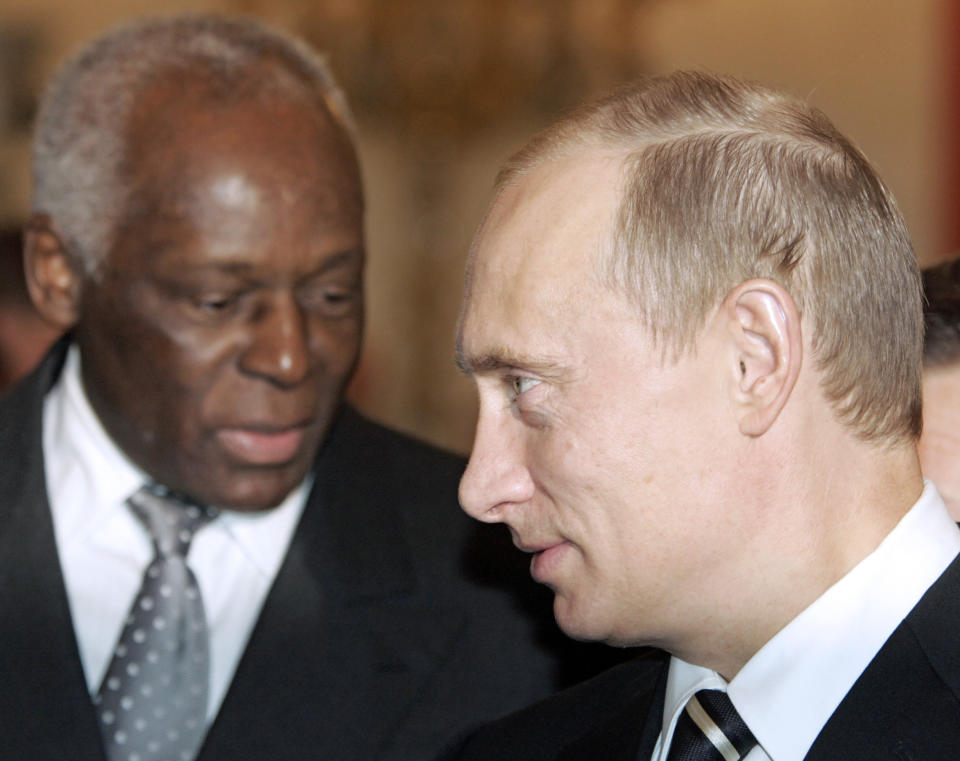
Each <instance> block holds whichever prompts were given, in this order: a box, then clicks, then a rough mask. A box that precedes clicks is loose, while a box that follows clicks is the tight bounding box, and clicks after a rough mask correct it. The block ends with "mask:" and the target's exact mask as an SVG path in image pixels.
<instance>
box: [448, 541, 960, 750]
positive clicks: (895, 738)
mask: <svg viewBox="0 0 960 761" xmlns="http://www.w3.org/2000/svg"><path fill="white" fill-rule="evenodd" d="M958 642H960V559H958V560H955V561H954V562H953V563H952V564H951V566H950V567H949V568H948V569H947V571H945V572H944V574H943V575H942V576H941V578H940V579H939V580H938V581H937V582H936V583H935V584H934V585H933V586H932V587H931V588H930V589H929V590H928V591H927V593H926V595H925V596H924V597H923V599H921V601H920V602H919V603H918V604H917V606H916V607H915V608H914V610H913V611H912V612H911V613H910V615H909V616H907V618H906V619H904V621H903V622H902V623H901V624H900V626H899V627H897V629H896V630H895V631H894V633H893V634H892V635H891V636H890V638H889V639H888V640H887V642H886V643H885V644H884V646H883V648H882V649H881V650H880V652H879V653H877V655H876V657H875V658H874V659H873V661H872V662H871V663H870V665H869V666H868V667H867V668H866V670H865V671H864V672H863V674H861V675H860V678H859V679H858V680H857V682H856V683H855V684H854V685H853V687H852V688H851V689H850V692H848V693H847V695H846V697H845V698H844V700H843V701H842V702H841V704H840V705H839V706H838V708H837V710H836V711H835V712H834V714H833V716H831V718H830V720H829V721H828V722H827V724H826V726H825V727H824V728H823V730H822V731H821V732H820V734H819V736H818V737H817V739H816V741H815V742H814V744H813V746H812V747H811V748H810V751H809V753H808V754H807V756H806V759H807V760H808V761H955V760H956V759H957V758H960V644H958ZM667 663H668V658H667V656H666V655H665V654H662V653H660V654H651V655H650V656H649V657H645V658H639V659H636V660H634V661H632V662H630V663H627V664H624V665H621V666H618V667H616V668H614V669H611V670H610V671H607V672H605V673H604V674H601V675H600V676H598V677H596V678H595V679H592V680H590V681H588V682H586V683H584V684H582V685H579V686H577V687H574V688H573V689H571V690H568V691H565V692H562V693H560V694H558V695H556V696H554V697H551V698H548V699H547V700H545V701H543V702H541V703H539V704H537V705H535V706H533V707H531V708H528V709H526V710H524V711H521V712H520V713H518V714H515V715H513V716H510V717H507V718H505V719H502V720H500V721H498V722H494V723H493V724H491V725H489V726H487V727H484V728H483V729H481V730H479V731H478V732H477V733H475V734H474V735H473V736H471V737H469V738H468V739H467V740H466V741H465V742H463V743H462V744H461V745H460V746H459V747H457V748H455V749H453V750H451V751H450V752H449V753H448V754H446V755H445V756H444V761H453V760H454V759H456V761H480V760H483V761H488V760H489V761H492V760H493V759H496V761H548V760H549V761H597V760H598V759H603V761H648V760H649V759H650V754H651V753H652V752H653V748H654V745H655V744H656V741H657V736H658V735H659V732H660V725H661V723H662V721H663V696H664V692H665V689H666V675H667ZM774 761H775V760H774Z"/></svg>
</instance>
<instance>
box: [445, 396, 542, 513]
mask: <svg viewBox="0 0 960 761" xmlns="http://www.w3.org/2000/svg"><path fill="white" fill-rule="evenodd" d="M511 423H513V425H514V426H515V425H516V421H513V420H505V419H504V420H498V419H497V418H496V417H494V416H485V415H484V413H483V410H482V409H481V412H480V418H479V420H478V421H477V433H476V436H475V438H474V441H473V451H472V452H471V453H470V461H469V463H467V469H466V471H465V472H464V474H463V477H462V478H461V479H460V505H461V507H462V508H463V509H464V511H466V513H467V514H468V515H470V516H471V517H473V518H476V519H477V520H480V521H484V522H486V523H497V522H499V521H502V520H504V514H503V513H504V508H506V507H508V506H509V505H511V504H518V503H522V502H526V501H528V500H529V499H531V498H532V497H533V493H534V483H533V478H532V477H531V475H530V471H529V470H528V469H527V466H526V463H525V460H524V455H523V446H522V442H521V440H520V438H519V435H520V434H519V433H518V432H515V431H513V430H512V426H511Z"/></svg>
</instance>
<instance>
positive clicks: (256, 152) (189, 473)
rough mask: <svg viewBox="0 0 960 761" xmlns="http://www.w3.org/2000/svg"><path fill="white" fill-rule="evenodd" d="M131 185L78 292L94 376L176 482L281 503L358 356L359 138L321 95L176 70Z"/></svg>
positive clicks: (107, 407)
mask: <svg viewBox="0 0 960 761" xmlns="http://www.w3.org/2000/svg"><path fill="white" fill-rule="evenodd" d="M129 138H130V141H131V142H130V145H131V147H132V150H131V153H130V162H129V167H128V171H129V177H130V178H131V179H133V181H134V192H133V193H132V194H131V197H130V200H129V204H128V206H127V208H126V209H125V210H124V212H123V214H122V216H121V221H120V224H119V226H118V234H117V239H116V242H115V245H114V246H113V248H112V250H111V251H110V252H109V254H108V256H107V257H106V260H105V262H104V265H103V267H102V269H101V272H100V276H98V277H97V278H87V279H86V280H85V281H84V282H83V284H82V286H81V287H80V288H79V290H78V298H79V302H78V321H77V324H76V327H75V336H76V341H77V343H78V345H79V347H80V351H81V357H82V374H83V381H84V386H85V388H86V391H87V394H88V396H89V398H90V401H91V403H92V405H93V408H94V410H95V411H96V413H97V415H98V416H99V418H100V420H101V421H102V422H103V424H104V426H105V428H106V430H107V432H108V433H109V434H110V436H111V437H112V438H113V439H114V440H115V441H116V443H117V444H118V445H119V446H120V448H121V449H122V450H123V451H124V452H125V453H126V454H127V455H128V456H129V457H130V458H131V459H132V460H133V461H134V462H136V463H137V464H138V465H139V466H140V467H141V468H143V469H144V470H145V471H146V472H147V473H149V474H150V475H151V476H152V477H153V478H155V479H156V480H157V481H159V482H161V483H163V484H165V485H166V486H168V487H169V488H171V489H173V490H175V491H178V492H182V493H184V494H187V495H189V496H191V497H193V498H194V499H197V500H199V501H202V502H204V503H207V504H211V505H217V506H220V507H228V508H232V509H237V510H262V509H266V508H270V507H273V506H275V505H277V504H278V503H279V502H281V501H282V500H283V498H284V497H285V496H286V495H287V494H288V493H289V492H290V491H291V490H292V489H293V488H295V487H296V486H297V485H298V484H299V483H300V482H301V481H302V479H303V478H304V475H305V474H306V473H307V471H308V469H309V467H310V466H311V464H312V462H313V460H314V457H315V455H316V453H317V450H318V448H319V446H320V444H321V442H322V440H323V437H324V435H325V433H326V431H327V428H328V426H329V424H330V421H331V417H332V415H333V413H334V412H335V410H336V408H337V406H338V404H339V402H340V400H341V397H342V394H343V390H344V387H345V385H346V383H347V381H348V380H349V376H350V374H351V372H352V370H353V368H354V365H355V363H356V359H357V354H358V351H359V346H360V339H361V331H362V324H363V292H362V268H363V245H364V244H363V229H362V217H363V208H362V200H361V187H360V177H359V172H358V167H357V164H356V160H355V156H354V153H353V149H352V147H351V145H350V142H349V140H348V138H347V137H346V135H345V134H344V133H343V131H342V129H341V128H340V127H339V126H338V125H336V124H335V123H334V122H333V121H332V119H331V118H330V116H329V114H328V113H327V112H326V111H325V110H323V109H322V107H319V106H317V105H316V104H313V103H305V102H290V101H289V100H283V99H280V98H277V99H268V100H266V101H265V102H259V103H251V102H249V101H247V102H236V101H235V100H234V99H232V98H229V97H228V98H227V99H226V100H225V101H224V100H220V101H214V100H211V99H210V98H208V97H206V95H205V93H204V90H203V88H202V87H199V86H192V85H191V84H190V83H189V82H187V83H184V82H183V81H176V82H167V83H163V82H161V83H160V84H158V85H156V86H154V87H153V88H152V89H150V90H148V91H147V92H146V93H145V94H144V95H143V96H142V97H141V99H140V101H139V102H138V108H137V109H136V111H135V116H134V119H133V122H132V126H131V129H130V132H129Z"/></svg>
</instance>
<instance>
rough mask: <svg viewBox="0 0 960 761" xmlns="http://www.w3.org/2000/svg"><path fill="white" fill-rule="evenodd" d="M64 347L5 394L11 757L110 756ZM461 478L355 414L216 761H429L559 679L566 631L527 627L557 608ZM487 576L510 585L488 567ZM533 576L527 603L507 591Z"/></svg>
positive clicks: (1, 750) (1, 748)
mask: <svg viewBox="0 0 960 761" xmlns="http://www.w3.org/2000/svg"><path fill="white" fill-rule="evenodd" d="M63 348H64V347H63V346H60V347H58V348H57V349H56V350H55V351H54V352H53V353H52V354H51V356H50V357H48V358H47V360H45V362H44V364H43V365H42V366H41V368H40V369H39V370H38V371H37V372H36V373H34V375H32V376H31V377H30V378H28V379H27V380H26V381H25V383H23V384H21V385H20V386H19V387H17V388H16V389H14V390H13V391H12V392H11V393H10V394H9V395H8V396H6V397H5V398H4V399H2V400H0V758H2V759H9V760H10V761H36V760H39V759H71V760H72V761H81V760H82V759H97V760H98V761H100V760H102V759H103V754H102V750H101V741H100V737H99V733H98V729H97V724H96V717H95V714H94V709H93V707H92V705H91V702H90V699H89V696H88V695H87V692H86V688H85V683H84V678H83V672H82V667H81V664H80V659H79V653H78V650H77V645H76V641H75V638H74V632H73V626H72V622H71V618H70V611H69V608H68V603H67V597H66V593H65V589H64V583H63V578H62V576H61V571H60V565H59V560H58V557H57V550H56V547H55V545H54V537H53V530H52V522H51V519H50V514H49V506H48V502H47V494H46V488H45V483H44V467H43V454H42V447H41V405H42V398H43V394H44V393H45V391H46V389H47V388H49V386H50V384H51V383H52V381H53V379H54V378H55V377H56V374H57V373H58V372H59V367H60V365H61V364H62V356H63ZM462 468H463V463H462V461H461V460H460V459H459V458H456V457H454V456H451V455H448V454H444V453H441V452H440V451H438V450H435V449H432V448H430V447H427V446H425V445H423V444H420V443H416V442H414V441H412V440H411V439H408V438H406V437H403V436H401V435H399V434H396V433H393V432H390V431H388V430H386V429H384V428H382V427H380V426H377V425H374V424H373V423H370V422H368V421H365V420H364V419H362V418H361V417H360V416H359V415H358V414H356V413H355V412H353V411H352V410H349V409H345V410H343V412H342V413H341V414H340V416H339V419H338V420H337V422H336V424H335V425H334V428H333V430H332V431H331V433H330V436H329V438H328V440H327V442H326V444H325V445H324V447H323V449H322V451H321V453H320V455H319V457H318V461H317V463H316V466H315V476H316V482H315V486H314V488H313V491H312V493H311V494H310V497H309V500H308V503H307V506H306V509H305V510H304V513H303V518H302V520H301V523H300V525H299V526H298V528H297V530H296V533H295V535H294V538H293V541H292V544H291V546H290V550H289V552H288V555H287V557H286V559H285V561H284V563H283V565H282V567H281V569H280V572H279V574H278V576H277V578H276V581H275V583H274V585H273V588H272V590H271V592H270V594H269V596H268V598H267V600H266V603H265V605H264V608H263V611H262V613H261V615H260V618H259V621H258V623H257V625H256V627H255V629H254V632H253V634H252V637H251V640H250V642H249V645H248V647H247V649H246V651H245V653H244V655H243V658H242V660H241V661H240V664H239V666H238V668H237V671H236V674H235V676H234V679H233V683H232V685H231V687H230V690H229V692H228V694H227V696H226V699H225V701H224V703H223V706H222V708H221V710H220V712H219V714H218V716H217V718H216V720H215V722H214V723H213V725H212V727H211V729H210V732H209V734H208V736H207V740H206V742H205V744H204V746H203V748H202V749H201V754H200V761H236V760H242V759H258V761H262V760H263V759H272V760H276V759H290V761H304V759H311V758H318V759H319V758H322V759H331V760H334V759H343V760H350V759H358V760H361V759H362V761H371V759H411V760H412V759H416V760H418V761H419V759H424V758H429V757H431V756H432V755H433V754H434V753H435V752H437V750H438V749H439V748H440V747H441V746H442V744H443V743H444V742H445V741H446V740H448V739H449V738H450V737H451V736H452V735H454V734H455V733H458V732H460V731H462V730H463V729H464V728H465V727H468V726H470V725H471V724H472V723H474V722H476V723H479V722H480V721H486V720H489V719H492V718H495V717H496V716H500V715H502V714H503V713H505V712H506V711H508V710H512V709H514V708H519V707H520V706H522V705H525V704H527V703H529V702H531V701H532V700H534V699H537V698H539V697H542V696H543V695H545V694H547V693H548V692H549V691H550V690H551V689H552V688H553V687H554V686H556V681H555V679H556V676H557V674H556V670H555V666H556V661H555V654H554V653H552V652H550V651H549V650H548V648H547V647H546V645H545V643H544V641H542V640H541V635H543V634H544V633H545V632H548V631H549V629H550V628H552V627H549V626H544V625H543V620H542V618H543V616H541V619H540V620H539V621H534V620H533V619H532V618H531V617H530V616H528V615H527V612H528V611H527V608H528V606H530V605H533V606H534V607H536V608H537V610H538V611H539V612H540V613H541V614H543V615H548V614H549V595H547V596H541V595H539V591H536V592H535V591H533V589H532V582H530V583H527V582H524V579H525V578H527V574H526V573H525V572H524V571H522V570H519V569H516V566H515V565H513V566H511V562H512V559H513V558H514V557H516V556H517V555H518V553H516V551H515V550H513V548H512V547H509V546H505V545H509V541H508V537H507V535H506V532H503V531H502V530H501V531H498V532H496V534H492V535H491V534H486V533H484V532H482V531H481V533H479V534H478V533H477V530H478V529H484V528H489V527H480V526H479V525H478V524H475V523H474V522H473V521H470V520H469V519H468V518H467V517H466V516H464V515H463V514H462V513H461V511H460V510H459V509H458V507H457V499H456V487H457V481H458V479H459V476H460V473H461V471H462ZM501 528H502V527H501ZM481 567H482V568H488V569H494V570H495V574H494V577H491V578H481V577H480V576H479V575H477V574H475V573H473V572H472V571H471V569H473V568H481ZM514 570H517V573H516V575H514ZM496 574H501V578H497V577H496ZM504 577H506V578H504ZM104 583H105V584H109V580H105V581H104ZM518 583H520V584H522V585H524V587H523V588H524V589H526V590H527V592H525V593H523V594H520V595H517V594H516V593H515V592H512V591H511V592H508V591H507V588H508V587H511V588H513V587H515V586H516V584H518ZM541 627H542V630H541ZM548 636H553V635H552V634H549V635H548ZM557 639H559V636H557Z"/></svg>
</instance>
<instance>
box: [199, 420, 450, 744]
mask: <svg viewBox="0 0 960 761" xmlns="http://www.w3.org/2000/svg"><path fill="white" fill-rule="evenodd" d="M363 425H365V424H364V423H363V422H362V421H360V420H359V419H358V418H357V417H356V416H355V415H353V414H352V413H350V412H349V411H346V412H345V413H344V415H343V416H342V417H341V420H340V421H339V423H338V424H337V426H336V428H335V430H334V431H333V432H332V433H331V436H330V437H329V440H328V442H327V444H326V445H325V447H324V451H323V452H322V453H321V456H320V459H319V462H318V467H317V469H316V473H315V483H314V488H313V490H312V492H311V494H310V497H309V499H308V503H307V506H306V508H305V510H304V513H303V517H302V518H301V523H300V525H299V526H298V528H297V531H296V534H295V536H294V539H293V542H292V544H291V547H290V550H289V552H288V554H287V557H286V559H285V561H284V563H283V566H282V568H281V570H280V573H279V574H278V576H277V579H276V581H275V583H274V586H273V588H272V590H271V592H270V594H269V596H268V598H267V601H266V603H265V605H264V609H263V611H262V612H261V615H260V619H259V621H258V623H257V625H256V627H255V629H254V633H253V635H252V636H251V640H250V643H249V645H248V647H247V650H246V652H245V653H244V656H243V658H242V660H241V662H240V665H239V667H238V669H237V673H236V674H235V676H234V680H233V683H232V685H231V688H230V690H229V692H228V694H227V698H226V700H225V701H224V704H223V706H222V708H221V711H220V714H219V716H218V718H217V720H216V721H215V723H214V725H213V727H212V728H211V731H210V734H209V735H208V740H207V742H206V744H205V745H204V748H203V751H202V755H201V757H200V761H205V760H206V761H212V760H213V759H220V758H223V757H239V756H241V755H242V756H243V757H269V758H272V759H287V758H289V759H291V761H292V760H293V759H303V758H308V757H329V758H375V757H378V752H379V749H381V748H382V747H384V746H385V745H387V744H388V743H389V741H390V739H391V737H392V736H393V733H394V732H395V731H396V729H397V728H398V726H399V725H400V724H401V721H402V719H403V718H404V717H405V715H406V714H407V713H408V711H409V709H410V707H411V705H412V704H413V702H414V701H415V699H416V696H417V695H418V694H419V693H420V692H421V690H422V689H423V688H424V685H425V683H426V682H427V681H428V680H429V679H430V678H431V676H432V675H433V674H434V673H435V672H436V671H437V669H438V668H439V667H440V666H441V665H442V663H443V662H444V661H445V660H446V658H447V657H448V655H449V653H450V652H451V651H452V649H453V647H454V646H455V644H456V642H457V638H458V636H459V632H460V630H461V627H462V625H463V622H462V620H461V617H460V615H459V614H454V613H451V612H448V611H443V610H435V609H430V608H428V607H425V604H424V603H422V602H420V599H419V597H418V595H417V592H418V589H417V580H416V575H415V572H414V567H413V563H412V559H411V557H410V551H409V548H408V547H407V546H406V545H405V544H404V542H403V539H402V532H401V531H399V530H398V527H399V525H400V520H401V519H400V516H399V515H398V514H397V513H396V510H395V509H394V508H393V506H392V505H391V504H390V503H389V501H388V500H386V499H384V497H383V495H380V494H379V493H378V492H377V484H375V483H371V482H370V478H369V473H370V472H373V471H375V468H369V467H368V468H358V467H357V463H358V462H360V463H369V460H368V459H367V457H368V456H369V455H370V454H371V453H370V452H365V451H364V440H365V437H364V436H363V432H362V430H361V429H362V426H363ZM251 722H253V723H255V724H256V725H258V726H260V727H262V731H258V732H256V733H251V732H250V730H249V727H250V725H251V724H250V723H251ZM331 727H334V728H335V729H336V731H331ZM251 735H254V736H253V737H251ZM237 737H244V738H245V740H244V742H243V746H242V747H234V745H233V743H235V742H236V740H235V738H237Z"/></svg>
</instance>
